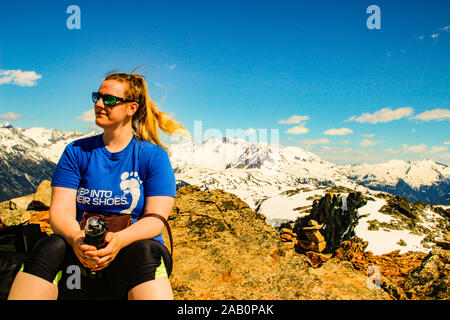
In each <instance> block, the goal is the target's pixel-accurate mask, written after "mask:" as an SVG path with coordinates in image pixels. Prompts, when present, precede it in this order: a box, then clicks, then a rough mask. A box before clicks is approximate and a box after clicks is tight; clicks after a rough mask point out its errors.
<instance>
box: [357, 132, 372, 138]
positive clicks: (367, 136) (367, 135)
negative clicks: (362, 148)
mask: <svg viewBox="0 0 450 320" xmlns="http://www.w3.org/2000/svg"><path fill="white" fill-rule="evenodd" d="M360 136H361V137H364V138H373V137H375V135H374V134H373V133H370V134H361V135H360Z"/></svg>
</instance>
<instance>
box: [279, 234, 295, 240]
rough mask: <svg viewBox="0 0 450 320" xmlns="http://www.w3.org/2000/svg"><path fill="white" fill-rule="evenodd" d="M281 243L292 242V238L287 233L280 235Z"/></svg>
mask: <svg viewBox="0 0 450 320" xmlns="http://www.w3.org/2000/svg"><path fill="white" fill-rule="evenodd" d="M280 238H281V241H292V240H293V237H292V235H290V234H288V233H283V234H282V235H280Z"/></svg>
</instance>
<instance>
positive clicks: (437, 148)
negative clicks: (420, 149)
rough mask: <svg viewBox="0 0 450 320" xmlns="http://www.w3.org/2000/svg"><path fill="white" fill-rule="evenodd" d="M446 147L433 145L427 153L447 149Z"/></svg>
mask: <svg viewBox="0 0 450 320" xmlns="http://www.w3.org/2000/svg"><path fill="white" fill-rule="evenodd" d="M447 149H448V148H447V147H443V146H433V147H431V150H430V151H429V153H437V152H443V151H447Z"/></svg>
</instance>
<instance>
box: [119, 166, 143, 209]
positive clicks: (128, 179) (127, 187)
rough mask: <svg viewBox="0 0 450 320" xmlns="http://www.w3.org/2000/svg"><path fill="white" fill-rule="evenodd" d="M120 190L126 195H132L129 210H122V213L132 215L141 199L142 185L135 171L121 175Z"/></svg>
mask: <svg viewBox="0 0 450 320" xmlns="http://www.w3.org/2000/svg"><path fill="white" fill-rule="evenodd" d="M120 180H121V182H120V189H121V190H122V191H123V193H124V194H128V193H130V194H131V205H130V207H129V208H127V209H124V210H122V211H121V212H120V213H125V214H130V213H131V212H132V211H133V210H134V208H136V206H137V203H138V201H139V198H140V197H141V189H140V186H141V184H142V181H141V179H140V178H139V174H138V173H137V172H135V171H131V172H127V171H125V172H124V173H122V174H121V176H120Z"/></svg>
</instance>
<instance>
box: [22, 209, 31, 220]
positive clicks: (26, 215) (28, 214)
mask: <svg viewBox="0 0 450 320" xmlns="http://www.w3.org/2000/svg"><path fill="white" fill-rule="evenodd" d="M30 219H31V212H28V211H26V212H24V213H23V214H22V215H21V216H20V223H24V222H26V221H29V220H30Z"/></svg>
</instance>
